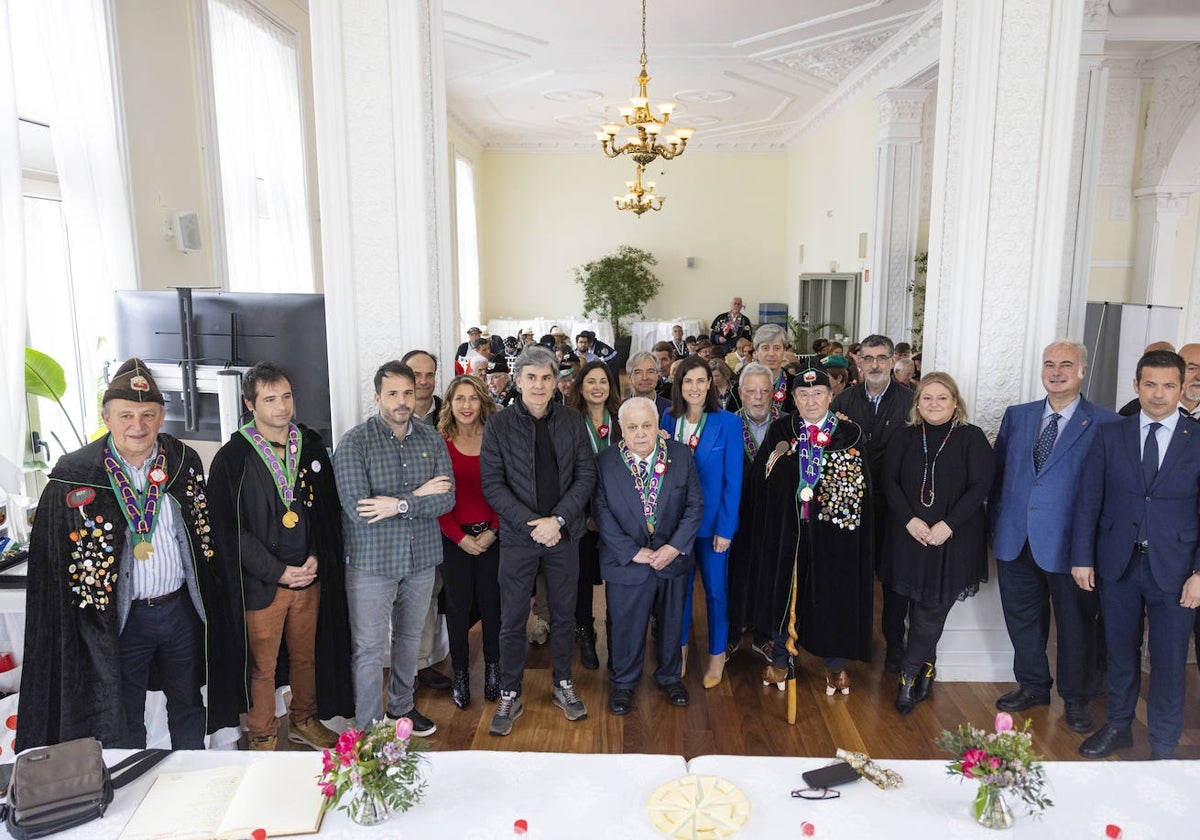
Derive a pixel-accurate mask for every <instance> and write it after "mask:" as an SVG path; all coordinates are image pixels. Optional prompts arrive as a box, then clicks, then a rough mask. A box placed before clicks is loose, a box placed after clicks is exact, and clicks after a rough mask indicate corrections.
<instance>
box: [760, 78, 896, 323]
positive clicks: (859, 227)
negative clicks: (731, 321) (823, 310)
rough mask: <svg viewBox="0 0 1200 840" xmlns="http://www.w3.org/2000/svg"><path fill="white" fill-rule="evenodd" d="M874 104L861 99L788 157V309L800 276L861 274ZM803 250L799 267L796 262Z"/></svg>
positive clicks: (869, 209) (869, 216)
mask: <svg viewBox="0 0 1200 840" xmlns="http://www.w3.org/2000/svg"><path fill="white" fill-rule="evenodd" d="M878 119H879V118H878V113H877V109H876V106H875V103H874V102H873V101H872V100H871V99H869V98H865V97H864V98H863V99H862V100H860V101H859V102H857V103H855V104H853V105H851V106H850V107H848V108H846V109H845V110H843V111H841V112H839V113H838V114H837V115H836V116H834V117H833V118H832V119H830V120H829V121H828V122H826V123H824V124H822V125H820V126H818V127H817V128H816V129H814V130H813V131H811V132H810V133H808V134H806V135H805V136H804V137H802V138H801V139H800V140H799V142H798V143H797V144H796V145H795V147H794V148H793V149H792V150H791V152H790V153H789V155H788V162H789V166H788V227H787V245H786V248H787V268H788V275H789V277H788V283H787V285H786V287H785V288H784V289H783V290H781V294H785V295H786V297H782V298H780V300H784V301H786V302H787V303H788V305H789V306H790V307H792V310H793V314H795V313H794V310H795V307H796V304H797V300H798V296H799V286H798V280H797V275H799V274H800V273H802V272H825V271H830V270H831V267H830V263H832V262H836V263H837V264H838V269H837V270H838V271H861V270H862V268H863V267H864V266H866V265H867V262H866V260H862V259H859V256H858V238H859V234H861V233H864V232H865V233H867V234H868V243H867V253H868V255H869V254H870V247H871V243H870V239H869V237H870V233H871V230H872V224H873V214H874V205H875V154H876V153H875V135H876V129H877V126H878ZM801 245H803V246H804V262H803V263H801V262H800V259H799V250H800V246H801Z"/></svg>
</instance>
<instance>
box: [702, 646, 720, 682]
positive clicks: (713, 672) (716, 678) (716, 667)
mask: <svg viewBox="0 0 1200 840" xmlns="http://www.w3.org/2000/svg"><path fill="white" fill-rule="evenodd" d="M724 676H725V654H724V653H718V654H717V655H716V656H714V657H712V658H711V659H710V660H709V661H708V672H707V673H706V674H705V675H704V687H705V688H716V687H717V686H719V685H720V684H721V679H722V678H723V677H724Z"/></svg>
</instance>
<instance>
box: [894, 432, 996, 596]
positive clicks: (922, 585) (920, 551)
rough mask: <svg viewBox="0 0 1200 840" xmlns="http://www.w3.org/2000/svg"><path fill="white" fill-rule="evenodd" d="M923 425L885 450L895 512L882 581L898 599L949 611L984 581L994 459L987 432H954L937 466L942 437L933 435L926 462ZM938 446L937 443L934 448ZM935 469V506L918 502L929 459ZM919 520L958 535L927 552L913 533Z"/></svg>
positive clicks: (898, 436)
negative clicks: (946, 606) (943, 526)
mask: <svg viewBox="0 0 1200 840" xmlns="http://www.w3.org/2000/svg"><path fill="white" fill-rule="evenodd" d="M922 428H923V426H922V425H917V426H906V427H904V428H903V429H901V430H900V431H899V432H897V433H896V434H895V435H894V436H893V437H892V440H891V442H890V443H889V444H888V450H887V457H886V458H885V460H884V467H883V475H882V480H881V483H882V484H883V492H884V494H885V495H886V496H887V505H888V510H889V511H890V512H891V514H890V516H889V522H888V533H887V537H886V538H885V542H884V552H883V559H882V561H881V563H880V569H879V576H880V579H881V580H883V582H884V583H885V584H887V585H888V586H889V587H891V589H892V590H894V591H895V592H898V593H900V594H901V595H905V596H907V597H909V598H912V599H914V600H916V601H920V602H922V603H926V604H945V603H948V602H950V601H952V600H954V599H955V598H959V599H961V598H965V597H968V596H970V595H974V594H975V593H976V592H977V591H978V590H979V584H980V582H981V581H985V580H987V517H986V516H985V515H984V508H983V505H984V501H985V500H986V499H987V496H988V493H989V492H990V490H991V488H992V478H993V476H994V474H995V470H996V460H995V455H994V454H993V452H992V446H991V444H989V443H988V440H987V437H986V436H985V435H984V434H983V430H982V429H980V428H979V427H978V426H972V425H970V424H963V425H961V426H955V427H953V431H952V433H951V435H950V439H949V440H947V441H946V446H945V448H944V449H943V450H942V452H941V454H940V455H938V456H937V460H936V462H932V459H933V457H934V453H935V452H936V451H937V448H938V446H939V445H940V444H941V441H942V439H943V438H942V435H941V434H940V433H935V432H934V431H932V430H931V431H930V439H929V442H928V446H927V448H928V450H929V454H928V456H926V455H925V453H924V452H923V449H922V442H921V430H922ZM935 439H936V444H935ZM927 457H928V459H930V461H931V462H932V463H931V466H935V467H936V469H935V470H933V482H932V489H933V503H932V505H931V506H930V507H926V506H925V505H924V504H922V503H921V501H920V496H921V483H922V480H924V481H925V482H926V487H925V494H926V501H928V500H929V499H928V494H929V490H930V483H929V479H928V478H926V476H925V463H926V459H927ZM914 516H915V517H917V518H918V519H920V520H921V521H923V522H924V523H925V524H926V525H931V526H932V525H936V524H937V523H938V522H939V521H943V520H944V521H945V523H946V524H947V525H949V526H950V529H951V530H952V531H953V532H954V536H953V537H951V538H950V539H949V540H947V541H946V542H945V543H944V544H942V545H922V544H921V543H919V542H917V541H916V540H915V539H913V537H912V535H911V534H909V533H908V529H907V526H908V522H909V520H911V519H912V518H913V517H914Z"/></svg>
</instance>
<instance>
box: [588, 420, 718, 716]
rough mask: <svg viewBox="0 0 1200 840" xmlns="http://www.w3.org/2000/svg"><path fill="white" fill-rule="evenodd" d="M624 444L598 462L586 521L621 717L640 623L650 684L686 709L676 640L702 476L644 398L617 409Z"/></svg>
mask: <svg viewBox="0 0 1200 840" xmlns="http://www.w3.org/2000/svg"><path fill="white" fill-rule="evenodd" d="M619 416H620V422H621V434H622V437H623V439H622V441H621V443H619V444H618V445H617V446H610V447H608V448H607V449H604V450H602V451H601V452H600V455H599V456H597V458H596V471H597V473H598V481H597V484H596V495H595V498H594V499H593V500H592V516H593V517H594V518H595V520H596V526H597V529H598V530H599V532H600V574H601V576H602V577H603V578H604V580H605V582H606V583H607V584H608V616H609V618H610V619H612V632H611V634H610V636H609V640H608V645H609V653H610V654H611V656H612V675H611V677H610V680H611V683H612V694H611V695H610V696H609V700H608V708H609V711H611V712H612V713H613V714H614V715H627V714H629V712H630V710H631V709H632V707H633V690H634V688H635V687H636V686H637V684H638V681H639V680H640V679H641V677H642V661H643V660H644V659H645V656H646V625H647V624H648V623H649V620H650V613H651V610H653V611H654V615H655V618H656V620H657V622H658V668H657V669H656V670H655V672H654V678H655V680H657V682H658V685H659V687H660V688H662V690H663V691H664V692H665V694H666V697H667V702H668V703H670V704H671V705H673V706H686V705H687V704H688V693H687V689H686V688H684V687H683V682H682V681H681V679H680V671H681V668H682V666H683V658H682V656H681V653H680V648H679V639H680V635H681V633H682V630H683V603H684V599H685V598H686V597H687V596H688V593H689V591H690V590H689V588H688V572H690V571H691V569H692V566H693V559H692V543H693V542H694V541H695V539H696V532H697V531H698V530H699V528H700V520H701V519H702V518H703V514H704V498H703V496H702V495H701V489H700V477H699V474H698V473H697V471H696V464H695V462H694V461H693V460H692V453H691V451H690V450H689V449H688V447H687V445H686V444H682V443H677V442H676V441H673V440H663V439H661V438H660V437H659V435H658V411H657V410H656V409H655V406H654V403H653V402H652V401H651V400H649V399H647V398H645V397H633V398H631V399H629V400H628V401H627V402H626V403H625V404H624V405H622V406H621V413H620V415H619Z"/></svg>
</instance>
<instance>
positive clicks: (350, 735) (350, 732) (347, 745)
mask: <svg viewBox="0 0 1200 840" xmlns="http://www.w3.org/2000/svg"><path fill="white" fill-rule="evenodd" d="M361 736H362V732H360V731H359V730H357V729H347V730H346V731H345V732H343V733H342V734H341V735H340V736H339V737H338V742H337V756H338V758H339V759H341V762H342V766H344V767H349V766H350V764H351V763H352V762H353V761H354V760H355V759H356V758H357V753H358V739H359V738H360V737H361Z"/></svg>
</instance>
